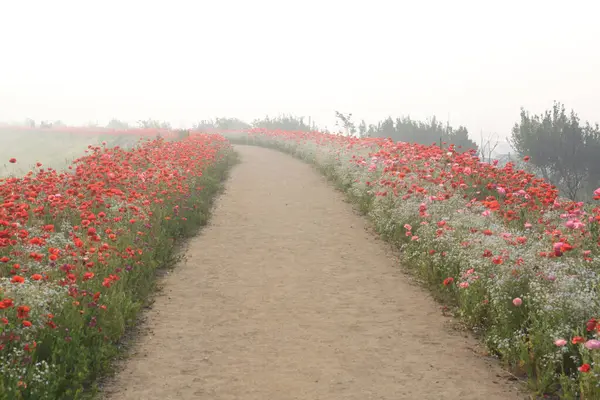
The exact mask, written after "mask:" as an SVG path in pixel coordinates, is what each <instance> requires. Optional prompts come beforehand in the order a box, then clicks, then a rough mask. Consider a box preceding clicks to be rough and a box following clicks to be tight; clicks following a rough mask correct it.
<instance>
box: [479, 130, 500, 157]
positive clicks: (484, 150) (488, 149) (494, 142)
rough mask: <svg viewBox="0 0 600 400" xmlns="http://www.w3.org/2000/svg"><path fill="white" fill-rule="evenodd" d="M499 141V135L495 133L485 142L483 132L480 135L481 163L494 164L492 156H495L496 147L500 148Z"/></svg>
mask: <svg viewBox="0 0 600 400" xmlns="http://www.w3.org/2000/svg"><path fill="white" fill-rule="evenodd" d="M499 140H500V139H499V138H498V134H496V133H494V134H492V135H491V136H488V137H487V138H486V139H485V141H484V139H483V132H481V133H480V142H479V157H480V158H481V161H483V162H487V163H491V162H492V155H493V154H494V150H496V147H498V143H499Z"/></svg>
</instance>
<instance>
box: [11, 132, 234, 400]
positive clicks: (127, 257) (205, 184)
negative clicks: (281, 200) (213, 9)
mask: <svg viewBox="0 0 600 400" xmlns="http://www.w3.org/2000/svg"><path fill="white" fill-rule="evenodd" d="M3 150H5V149H3ZM82 153H83V152H82ZM3 162H4V163H7V164H13V165H18V164H19V163H20V162H22V161H20V160H19V159H18V158H17V157H16V156H11V158H10V159H6V160H3ZM234 162H235V155H234V153H233V151H232V148H231V146H230V144H229V142H228V141H227V140H225V139H224V138H223V137H222V136H219V135H202V134H192V135H191V136H189V137H187V138H185V139H184V140H180V141H167V140H165V139H147V140H144V141H142V142H140V143H139V144H137V145H135V146H132V147H131V148H128V149H125V148H120V147H118V146H116V147H111V146H110V145H107V144H106V143H105V144H99V145H90V146H89V148H88V149H87V154H85V155H83V154H82V157H80V158H77V159H76V160H75V161H74V162H73V163H72V164H71V165H68V167H67V168H65V169H64V171H61V172H59V171H57V170H55V169H52V168H46V166H44V165H42V164H39V163H38V164H37V165H35V166H33V168H32V171H30V172H28V173H26V174H25V175H24V176H21V177H15V176H9V177H5V178H1V179H0V399H3V400H4V399H10V400H13V399H74V398H81V397H82V396H84V394H89V393H93V392H94V388H95V380H96V378H97V377H98V376H100V375H102V374H104V373H106V372H107V370H108V369H109V368H110V361H111V359H113V358H114V356H115V355H117V354H118V352H119V346H120V343H121V340H122V337H123V335H124V332H125V331H126V329H127V328H128V327H131V326H132V325H133V324H134V322H135V318H136V314H137V312H138V311H139V310H140V308H141V307H143V305H144V301H145V300H146V298H147V296H148V294H149V293H150V292H151V291H152V290H153V287H154V281H155V279H154V278H155V276H156V272H157V269H158V268H160V267H163V266H165V265H168V264H170V263H171V262H172V261H173V257H174V246H175V244H176V240H177V239H178V238H181V237H185V236H188V235H191V234H193V233H194V232H195V231H196V229H197V228H198V227H199V226H201V225H203V224H204V223H206V221H207V218H208V214H209V211H210V206H211V203H212V201H213V199H214V197H215V196H216V194H217V193H218V191H219V189H220V187H221V182H222V181H223V180H224V179H225V177H226V175H227V172H228V170H229V167H230V166H231V165H232V164H233V163H234ZM27 168H28V169H29V166H28V167H27Z"/></svg>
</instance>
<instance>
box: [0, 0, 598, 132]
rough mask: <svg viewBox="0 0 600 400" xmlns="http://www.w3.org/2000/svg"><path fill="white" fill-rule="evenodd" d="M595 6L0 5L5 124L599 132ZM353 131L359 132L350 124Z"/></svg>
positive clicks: (530, 0) (418, 0)
mask: <svg viewBox="0 0 600 400" xmlns="http://www.w3.org/2000/svg"><path fill="white" fill-rule="evenodd" d="M599 16H600V2H598V1H594V0H588V1H578V0H573V1H571V2H565V1H560V2H558V1H555V0H547V1H538V0H521V1H514V0H506V1H501V2H489V1H482V0H479V1H467V0H453V1H432V0H430V1H425V0H411V1H392V0H387V1H377V0H370V1H366V2H358V1H356V2H353V1H352V0H346V1H332V0H320V1H316V0H302V1H283V0H279V1H268V0H247V1H231V0H212V1H200V0H197V1H191V0H190V1H176V0H170V1H158V0H157V1H132V0H130V1H126V0H119V1H115V0H104V1H98V2H91V1H84V0H78V1H68V0H52V1H48V0H44V1H35V0H28V1H19V0H0V120H4V121H7V120H21V119H23V118H25V117H31V118H34V119H36V120H40V119H62V120H64V121H66V122H69V123H74V124H75V123H87V122H88V121H98V122H100V123H106V122H107V121H108V120H109V119H110V118H112V117H116V118H119V119H123V120H128V121H136V120H138V119H143V118H148V117H152V118H155V119H160V120H168V121H171V122H172V123H173V124H174V126H179V125H180V124H184V125H187V124H191V123H193V122H196V121H199V120H201V119H205V118H211V117H215V116H238V117H240V118H243V119H247V120H251V119H253V118H254V117H260V116H264V115H265V114H270V115H276V114H278V113H294V114H297V115H304V116H309V115H310V116H312V117H313V118H314V119H315V120H316V121H317V122H318V123H321V124H323V125H328V126H329V128H333V120H334V117H333V116H334V110H339V111H342V112H352V113H353V114H354V116H355V118H361V117H363V118H365V119H366V120H367V122H376V121H377V120H379V119H382V118H384V117H386V116H388V115H390V114H391V115H393V116H397V115H401V114H410V115H411V116H413V117H415V118H418V119H424V118H426V117H428V116H430V115H432V114H436V115H437V116H438V117H439V118H441V119H443V120H445V119H446V118H447V117H448V115H449V116H450V123H451V124H452V125H459V124H464V125H466V126H467V127H468V128H469V130H470V132H471V133H473V134H474V136H475V137H476V138H478V137H479V131H480V130H484V132H489V133H491V132H497V133H499V134H501V135H502V136H505V135H507V134H508V133H509V132H510V128H511V126H512V125H513V123H514V122H515V121H516V120H517V119H518V114H519V107H521V106H524V107H526V108H527V109H530V110H531V111H534V112H536V113H537V112H542V111H543V110H545V109H547V108H549V107H551V105H552V101H553V100H555V99H556V100H559V101H562V102H564V103H565V104H566V106H567V107H568V108H574V109H575V111H577V112H578V113H579V115H580V117H582V119H589V120H591V121H600V113H598V109H597V107H598V105H599V104H600V51H599V50H600V22H599V21H600V20H599V19H598V18H599ZM357 122H358V121H357Z"/></svg>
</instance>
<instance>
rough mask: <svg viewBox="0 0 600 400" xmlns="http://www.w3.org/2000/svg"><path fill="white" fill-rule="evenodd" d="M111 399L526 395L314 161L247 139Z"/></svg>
mask: <svg viewBox="0 0 600 400" xmlns="http://www.w3.org/2000/svg"><path fill="white" fill-rule="evenodd" d="M237 149H238V151H239V153H240V154H241V156H242V163H241V164H240V165H238V166H237V167H236V168H235V169H234V170H233V172H232V176H231V178H230V180H229V182H228V184H227V187H226V192H225V193H224V194H223V195H222V196H221V198H220V199H219V200H218V203H217V206H216V209H215V212H214V215H213V217H212V220H211V223H210V225H209V226H208V227H206V228H205V229H204V230H203V232H202V233H201V234H200V235H199V236H198V237H196V238H194V239H192V240H191V242H190V243H189V244H188V249H187V260H186V262H184V263H182V264H181V265H179V266H177V268H176V269H175V270H174V271H173V272H172V273H171V274H169V275H168V276H167V277H166V278H165V280H164V291H163V292H162V293H161V294H160V295H159V296H158V297H157V298H156V303H155V304H154V306H153V308H152V310H150V311H149V312H148V313H147V315H146V317H147V319H146V321H145V323H144V324H143V325H142V332H143V334H141V335H139V337H138V338H137V341H136V343H134V345H133V351H132V354H131V355H130V356H129V357H128V358H127V359H126V360H125V362H124V365H123V367H122V368H123V370H122V371H121V372H120V373H119V374H118V375H117V377H116V378H115V380H114V381H113V382H110V383H109V384H108V385H107V387H106V388H105V391H104V396H105V398H106V399H115V400H120V399H124V400H128V399H136V400H138V399H157V400H158V399H161V400H167V399H183V400H186V399H211V400H226V399H227V400H229V399H231V400H233V399H241V400H251V399H252V400H287V399H310V400H313V399H320V400H329V399H335V400H338V399H348V400H351V399H352V400H370V399H378V400H379V399H386V400H388V399H389V400H395V399H432V400H433V399H435V400H441V399H451V400H454V399H467V400H468V399H473V400H481V399H486V400H493V399H497V400H509V399H521V398H523V395H519V394H518V391H517V387H516V386H515V383H514V382H510V381H508V379H507V374H506V373H505V372H503V371H502V370H501V369H500V368H499V367H498V366H497V365H496V364H495V363H494V362H490V361H488V360H486V359H485V358H484V357H482V356H480V355H479V354H477V353H476V349H477V347H478V344H477V341H476V340H475V339H473V338H471V337H469V336H468V335H466V334H465V333H464V332H458V331H456V330H454V329H451V323H452V320H451V319H448V318H446V317H443V316H442V314H441V312H440V307H439V305H438V304H436V303H435V302H434V301H433V300H432V299H431V297H430V296H429V295H428V294H427V293H426V292H425V291H424V290H423V289H420V288H419V287H418V286H416V285H415V284H414V283H411V282H410V280H409V278H408V277H407V276H406V275H405V274H404V273H403V272H402V271H401V268H400V267H399V266H398V262H397V260H395V259H394V257H393V256H392V253H391V252H390V251H389V247H388V246H386V245H385V244H384V243H382V242H381V241H380V240H379V239H377V238H376V237H375V236H374V235H373V234H371V233H369V232H368V230H367V224H366V222H365V220H364V219H363V218H362V217H360V216H359V215H357V214H356V213H355V212H354V211H353V209H352V207H351V206H350V205H349V204H347V203H346V202H344V197H343V195H342V194H341V193H338V192H336V191H335V190H334V189H332V187H331V186H330V185H328V184H327V182H326V181H325V180H324V178H322V177H321V176H319V175H318V174H317V173H316V172H315V171H313V169H312V168H311V167H310V166H308V165H306V164H304V163H302V162H300V161H298V160H295V159H293V158H291V157H289V156H287V155H284V154H281V153H278V152H275V151H272V150H267V149H262V148H256V147H246V146H238V147H237Z"/></svg>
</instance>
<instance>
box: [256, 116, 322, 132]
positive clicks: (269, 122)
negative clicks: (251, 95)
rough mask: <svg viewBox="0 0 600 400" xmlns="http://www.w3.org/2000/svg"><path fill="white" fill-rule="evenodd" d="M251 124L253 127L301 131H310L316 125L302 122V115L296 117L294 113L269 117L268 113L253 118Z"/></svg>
mask: <svg viewBox="0 0 600 400" xmlns="http://www.w3.org/2000/svg"><path fill="white" fill-rule="evenodd" d="M252 126H253V127H255V128H265V129H281V130H285V131H302V132H310V131H312V130H315V129H316V127H315V126H314V125H311V123H310V122H309V123H308V124H307V123H306V122H304V117H298V116H295V115H285V114H282V115H279V116H278V117H275V118H270V117H269V116H268V115H267V116H266V117H264V118H262V119H255V120H254V121H252Z"/></svg>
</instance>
